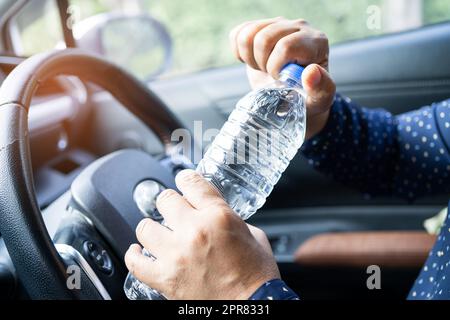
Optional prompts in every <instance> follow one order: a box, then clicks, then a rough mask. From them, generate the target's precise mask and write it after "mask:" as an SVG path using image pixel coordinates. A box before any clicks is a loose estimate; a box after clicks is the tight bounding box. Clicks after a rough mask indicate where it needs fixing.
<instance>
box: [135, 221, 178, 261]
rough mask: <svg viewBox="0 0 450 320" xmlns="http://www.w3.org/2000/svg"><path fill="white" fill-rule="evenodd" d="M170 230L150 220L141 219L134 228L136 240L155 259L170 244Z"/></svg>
mask: <svg viewBox="0 0 450 320" xmlns="http://www.w3.org/2000/svg"><path fill="white" fill-rule="evenodd" d="M171 232H172V231H171V230H169V229H167V228H166V227H164V226H163V225H161V224H160V223H158V222H156V221H153V220H152V219H149V218H146V219H142V220H141V222H139V224H138V226H137V227H136V238H137V239H138V241H139V242H140V243H141V244H142V245H143V246H144V248H145V249H147V251H149V252H150V253H151V254H152V255H153V256H155V257H156V258H158V257H160V256H161V254H163V253H164V251H165V250H167V246H170V245H171V244H172V242H173V241H172V237H171V236H172V234H171Z"/></svg>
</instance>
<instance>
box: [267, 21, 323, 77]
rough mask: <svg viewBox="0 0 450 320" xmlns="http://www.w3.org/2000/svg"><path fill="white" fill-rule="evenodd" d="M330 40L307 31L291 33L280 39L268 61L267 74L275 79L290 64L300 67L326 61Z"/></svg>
mask: <svg viewBox="0 0 450 320" xmlns="http://www.w3.org/2000/svg"><path fill="white" fill-rule="evenodd" d="M327 52H328V40H327V39H326V37H321V36H320V35H319V34H318V35H316V34H314V33H312V32H310V31H308V30H307V29H304V30H303V29H302V30H300V31H298V32H295V33H291V34H289V35H287V36H285V37H283V38H282V39H280V40H279V41H278V42H277V44H276V45H275V47H274V48H273V50H272V53H271V54H270V56H269V58H268V60H267V72H268V73H269V74H270V75H271V76H272V77H273V78H275V79H278V75H279V73H280V71H281V69H282V68H283V67H284V66H285V65H286V64H287V63H290V62H293V63H297V64H300V65H308V64H311V63H322V62H323V61H326V58H327Z"/></svg>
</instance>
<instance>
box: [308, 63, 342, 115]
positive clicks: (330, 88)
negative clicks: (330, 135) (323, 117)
mask: <svg viewBox="0 0 450 320" xmlns="http://www.w3.org/2000/svg"><path fill="white" fill-rule="evenodd" d="M302 84H303V88H304V89H305V91H306V94H307V99H306V108H307V110H308V112H309V113H310V115H316V114H319V113H323V112H325V111H327V110H328V109H329V108H330V107H331V104H332V103H333V99H334V94H335V92H336V85H335V84H334V82H333V80H332V79H331V77H330V75H329V73H328V72H327V71H326V70H325V69H324V68H322V67H321V66H319V65H317V64H310V65H308V66H307V67H306V68H305V70H304V71H303V75H302Z"/></svg>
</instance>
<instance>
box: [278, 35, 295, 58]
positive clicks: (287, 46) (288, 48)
mask: <svg viewBox="0 0 450 320" xmlns="http://www.w3.org/2000/svg"><path fill="white" fill-rule="evenodd" d="M277 46H278V50H279V52H280V53H281V54H282V55H283V56H288V55H289V54H290V53H292V51H293V50H294V48H295V44H294V42H293V41H292V40H290V39H287V38H283V39H281V40H280V41H279V42H278V45H277Z"/></svg>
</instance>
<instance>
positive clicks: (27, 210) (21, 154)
mask: <svg viewBox="0 0 450 320" xmlns="http://www.w3.org/2000/svg"><path fill="white" fill-rule="evenodd" d="M58 75H71V76H77V77H79V78H80V79H83V80H86V81H89V82H92V83H94V84H96V85H99V86H101V87H102V88H104V89H105V90H106V91H108V92H110V93H111V94H112V95H113V96H114V97H115V98H116V99H117V100H118V101H119V102H120V103H121V104H122V105H124V106H125V107H126V108H127V109H128V110H130V111H131V112H132V113H134V114H135V115H136V116H137V117H138V118H139V119H140V120H142V121H143V122H144V123H145V124H146V125H147V126H148V127H149V128H150V129H151V130H153V132H154V133H155V134H156V135H157V137H158V138H159V139H160V141H161V142H162V143H163V145H164V146H165V149H166V151H167V152H168V153H169V152H170V150H171V148H172V144H171V141H170V136H171V133H172V132H173V131H174V130H175V129H178V128H182V127H183V126H182V124H181V123H180V122H179V121H178V120H177V118H176V117H175V116H174V114H172V113H171V111H170V110H169V109H168V108H167V107H166V106H165V104H164V103H163V102H162V101H161V100H160V99H159V98H158V97H157V96H156V95H155V94H154V93H152V92H151V91H150V90H149V89H148V88H147V87H146V86H145V85H144V84H143V83H141V82H140V81H139V80H137V79H136V78H135V77H133V76H132V75H130V74H129V73H128V72H126V71H124V70H123V69H121V68H120V67H118V66H116V65H114V64H112V63H110V62H107V61H105V60H103V59H102V58H100V57H97V56H93V55H89V54H86V53H84V52H82V51H80V50H78V49H67V50H62V51H61V50H60V51H52V52H49V53H43V54H39V55H35V56H33V57H31V58H29V59H27V60H25V61H24V62H22V63H21V64H20V65H19V66H17V67H16V68H15V69H14V70H13V72H11V74H9V76H8V77H7V78H6V79H5V81H4V83H3V85H2V87H1V89H0V232H1V235H2V236H3V239H4V241H5V244H6V247H7V249H8V252H9V254H10V257H11V259H12V262H13V264H14V266H15V268H16V272H17V274H18V277H19V278H20V279H21V280H22V283H23V285H24V287H25V289H26V291H27V292H28V294H29V295H30V297H31V298H38V299H80V298H81V299H82V298H86V297H85V296H83V293H82V292H83V290H81V291H80V290H78V291H77V290H73V289H70V288H69V287H68V285H67V279H68V276H69V274H68V273H67V266H66V264H65V262H64V261H63V259H62V258H61V255H60V252H58V251H57V249H56V248H55V245H54V243H53V241H52V239H51V238H50V236H49V234H48V232H47V229H46V226H45V223H44V221H43V218H42V214H41V211H40V209H39V206H38V203H37V200H36V195H35V190H34V185H33V172H32V166H31V157H30V145H29V136H28V124H27V122H28V110H29V108H30V102H31V99H32V96H33V94H34V92H35V91H36V89H37V88H38V87H39V85H40V84H41V83H42V82H43V81H45V80H46V79H48V78H51V77H54V76H58ZM55 112H57V110H56V111H55ZM124 154H125V156H124ZM145 157H147V158H145ZM124 158H126V159H125V160H126V161H128V163H127V164H126V165H130V163H129V161H131V162H132V161H133V159H138V162H139V161H141V163H137V164H135V166H137V167H138V168H141V169H140V171H142V170H144V169H142V166H147V167H148V168H150V169H151V170H153V171H157V172H161V171H162V170H164V169H162V168H160V167H159V162H158V161H156V160H155V159H152V157H151V156H150V155H147V154H145V156H144V155H143V152H142V153H139V152H138V151H135V152H134V153H127V152H125V153H124V152H121V153H120V152H119V154H117V155H115V156H114V155H113V156H111V155H110V156H108V158H107V159H106V160H103V161H101V162H100V163H98V164H96V165H95V168H94V169H91V170H90V171H91V173H92V172H93V171H95V172H98V169H99V168H101V167H102V165H103V166H106V167H104V170H103V171H104V172H105V173H106V174H109V175H110V176H114V174H115V172H113V171H111V170H113V168H112V167H111V166H112V165H114V164H113V163H112V162H114V163H115V165H116V166H118V165H119V163H118V162H120V161H125V160H124ZM114 159H117V160H114ZM108 165H109V167H107V166H108ZM155 166H156V168H155ZM150 169H149V170H150ZM121 171H123V168H122V170H121ZM166 171H167V170H166ZM130 174H131V175H133V173H130ZM159 174H161V173H159ZM88 175H89V173H88ZM141 175H142V174H141ZM150 175H151V174H150ZM97 176H98V174H97ZM169 176H171V175H167V174H165V176H164V177H160V178H158V180H159V181H161V180H165V181H166V183H165V184H169V186H168V187H172V181H171V179H172V178H173V176H171V177H169ZM145 178H146V177H144V176H139V177H138V176H135V177H134V179H135V181H133V182H130V183H128V184H129V185H130V187H134V184H135V183H136V182H139V180H142V179H144V180H145ZM120 179H127V175H126V174H123V173H122V176H121V178H120ZM91 182H92V181H91ZM81 184H82V183H81ZM79 185H80V183H79ZM125 185H126V183H125ZM98 191H99V192H101V190H98ZM86 192H88V193H89V192H90V191H89V190H88V191H86ZM130 192H131V191H126V195H127V196H129V195H130V194H131V193H130ZM78 200H80V199H78ZM78 204H79V205H81V206H83V205H85V204H86V203H85V202H83V201H82V200H80V201H79V202H78ZM96 205H98V203H96ZM85 209H88V208H85ZM125 209H126V208H125ZM125 209H124V208H119V209H117V208H112V209H111V210H112V211H115V212H116V211H121V212H119V213H117V212H116V213H111V212H110V213H109V215H107V214H106V213H105V212H102V213H100V215H96V213H95V212H90V214H91V216H90V217H89V220H90V221H91V223H93V224H94V225H95V228H96V229H97V230H100V233H101V234H102V237H103V238H102V239H106V240H105V241H106V242H108V241H113V240H114V239H113V238H114V234H115V235H116V237H117V238H119V240H117V241H116V243H115V244H112V245H111V247H113V249H114V250H115V253H116V254H117V256H118V257H119V255H121V254H123V251H124V250H125V248H127V246H128V245H129V243H130V242H132V241H133V240H134V230H133V227H135V224H136V221H138V220H139V219H141V218H142V216H140V213H139V210H138V208H134V207H133V208H132V210H131V211H133V214H132V217H131V218H130V216H129V214H128V213H124V212H123V211H124V210H125ZM88 211H89V210H88ZM93 211H95V210H93ZM102 214H103V216H101V215H102ZM114 214H115V216H114ZM112 216H114V217H116V219H115V218H114V217H112ZM119 218H120V219H119ZM114 223H116V225H114ZM120 223H122V224H124V225H125V224H127V226H126V227H125V226H123V225H122V226H118V225H117V224H120ZM111 228H115V229H114V230H112V229H111ZM117 232H119V233H120V234H117ZM114 241H115V240H114ZM107 245H109V244H107ZM119 259H120V260H123V256H121V257H120V258H119ZM122 263H123V262H122ZM89 279H91V280H92V277H89ZM122 280H123V279H122ZM119 285H120V287H121V285H122V284H119ZM80 292H81V293H80ZM103 297H104V296H103Z"/></svg>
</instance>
